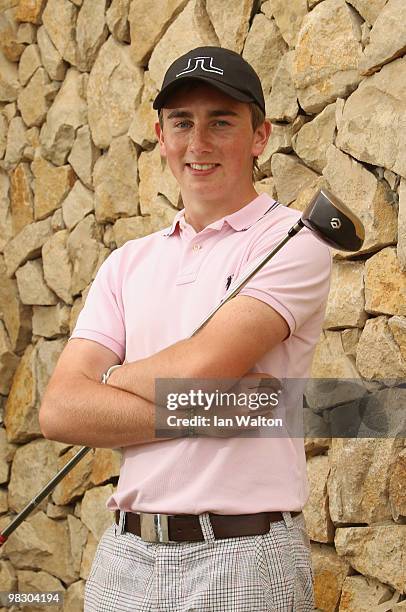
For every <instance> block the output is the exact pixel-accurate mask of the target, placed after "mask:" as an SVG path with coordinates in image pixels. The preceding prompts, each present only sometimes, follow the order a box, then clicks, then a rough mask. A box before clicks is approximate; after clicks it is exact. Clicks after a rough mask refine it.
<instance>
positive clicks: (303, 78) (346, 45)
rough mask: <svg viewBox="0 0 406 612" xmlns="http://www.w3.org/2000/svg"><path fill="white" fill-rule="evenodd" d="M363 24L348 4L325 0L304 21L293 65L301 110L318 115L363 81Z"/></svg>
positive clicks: (337, 0)
mask: <svg viewBox="0 0 406 612" xmlns="http://www.w3.org/2000/svg"><path fill="white" fill-rule="evenodd" d="M360 24H361V20H360V19H359V18H358V19H357V18H356V15H355V13H354V11H352V10H351V7H349V6H348V5H347V4H346V3H345V2H344V0H325V1H324V2H321V3H320V4H319V5H317V6H316V7H315V8H314V10H312V11H311V12H310V13H309V14H308V15H307V16H306V17H305V18H304V20H303V24H302V28H301V30H300V33H299V38H298V41H297V45H296V52H295V56H294V61H293V80H294V82H295V86H296V88H297V89H298V90H299V91H298V97H299V102H300V106H301V107H302V108H303V109H304V110H305V111H306V112H308V113H317V112H319V111H321V110H322V109H323V108H324V107H325V106H326V105H327V104H329V103H330V102H334V100H335V99H336V98H338V97H347V95H348V94H349V93H350V92H351V91H353V90H354V89H355V88H356V86H357V85H358V83H359V82H360V80H361V78H362V77H361V75H360V73H359V71H358V62H359V59H360V57H361V54H362V46H361V42H360V39H361V28H360Z"/></svg>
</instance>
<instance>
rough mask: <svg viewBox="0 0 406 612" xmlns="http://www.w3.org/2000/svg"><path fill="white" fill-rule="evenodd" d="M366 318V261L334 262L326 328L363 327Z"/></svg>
mask: <svg viewBox="0 0 406 612" xmlns="http://www.w3.org/2000/svg"><path fill="white" fill-rule="evenodd" d="M366 319H367V314H366V312H365V296H364V262H363V261H348V262H334V263H333V269H332V275H331V285H330V293H329V297H328V302H327V308H326V314H325V319H324V323H323V327H324V329H336V328H340V327H363V325H364V323H365V321H366Z"/></svg>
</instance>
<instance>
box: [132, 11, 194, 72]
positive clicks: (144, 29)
mask: <svg viewBox="0 0 406 612" xmlns="http://www.w3.org/2000/svg"><path fill="white" fill-rule="evenodd" d="M185 5H186V1H185V0H170V1H169V2H165V4H156V3H150V2H147V1H146V0H133V2H131V5H130V9H129V16H128V19H129V22H130V38H131V41H132V44H131V52H132V56H133V58H134V61H135V62H136V63H137V64H144V63H145V61H146V60H147V59H148V57H149V56H150V55H151V51H153V49H154V48H155V46H156V45H157V43H158V42H159V40H160V39H161V38H162V36H163V34H164V32H165V31H166V29H167V28H168V26H169V24H170V23H171V22H173V20H174V19H175V18H176V16H177V15H178V14H179V13H180V11H182V10H183V9H184V7H185ZM140 15H142V16H143V19H140ZM195 46H197V45H195ZM193 47H194V45H192V46H191V47H190V48H191V49H193Z"/></svg>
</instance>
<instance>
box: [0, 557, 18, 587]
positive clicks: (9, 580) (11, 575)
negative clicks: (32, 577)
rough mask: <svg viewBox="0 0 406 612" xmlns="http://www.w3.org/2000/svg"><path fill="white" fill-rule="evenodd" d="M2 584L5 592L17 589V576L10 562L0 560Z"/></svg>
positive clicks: (0, 580)
mask: <svg viewBox="0 0 406 612" xmlns="http://www.w3.org/2000/svg"><path fill="white" fill-rule="evenodd" d="M0 584H1V588H2V589H4V590H5V591H15V590H16V589H17V574H16V571H15V569H14V567H13V566H12V565H11V563H10V561H6V560H5V559H1V560H0Z"/></svg>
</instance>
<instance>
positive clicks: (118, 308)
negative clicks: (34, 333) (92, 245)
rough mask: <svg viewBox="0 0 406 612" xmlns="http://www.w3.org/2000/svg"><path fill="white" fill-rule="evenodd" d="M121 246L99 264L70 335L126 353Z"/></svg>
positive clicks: (120, 355)
mask: <svg viewBox="0 0 406 612" xmlns="http://www.w3.org/2000/svg"><path fill="white" fill-rule="evenodd" d="M119 261H120V253H119V249H118V250H116V251H113V252H112V253H111V254H110V255H109V257H108V258H107V259H106V260H105V261H104V262H103V264H102V265H101V266H100V268H99V270H98V272H97V274H96V277H95V279H94V281H93V283H92V285H91V287H90V290H89V293H88V295H87V299H86V302H85V304H84V306H83V308H82V310H81V312H80V314H79V317H78V319H77V322H76V326H75V329H74V330H73V333H72V335H71V336H70V338H69V339H71V338H86V339H88V340H94V341H95V342H99V343H100V344H103V345H104V346H106V347H107V348H109V349H110V350H112V351H114V352H115V353H116V354H117V355H118V357H119V358H120V360H121V361H123V359H124V355H125V324H124V309H123V302H122V292H121V286H120V285H121V283H120V270H119Z"/></svg>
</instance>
